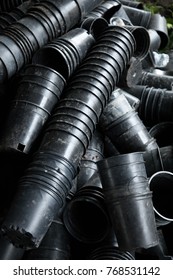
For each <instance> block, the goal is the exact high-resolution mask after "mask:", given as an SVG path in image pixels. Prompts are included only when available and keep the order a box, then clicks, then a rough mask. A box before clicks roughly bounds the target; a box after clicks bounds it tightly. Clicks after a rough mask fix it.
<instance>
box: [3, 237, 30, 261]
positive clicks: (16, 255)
mask: <svg viewBox="0 0 173 280" xmlns="http://www.w3.org/2000/svg"><path fill="white" fill-rule="evenodd" d="M24 252H25V250H24V249H21V248H16V247H15V246H14V245H13V244H12V243H10V241H9V240H7V239H5V238H3V236H1V237H0V260H21V259H22V258H23V255H24Z"/></svg>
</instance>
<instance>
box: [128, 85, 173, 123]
mask: <svg viewBox="0 0 173 280" xmlns="http://www.w3.org/2000/svg"><path fill="white" fill-rule="evenodd" d="M127 91H128V92H129V93H131V94H132V95H134V96H136V97H138V98H139V99H140V100H141V102H140V106H139V109H138V112H139V116H140V118H141V119H142V121H143V122H144V123H145V124H146V125H148V126H150V127H151V126H153V125H155V124H158V123H160V122H172V120H173V119H172V113H171V112H172V94H173V91H170V90H166V89H162V88H153V87H147V86H135V87H133V88H129V89H127Z"/></svg>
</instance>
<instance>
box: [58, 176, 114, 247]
mask: <svg viewBox="0 0 173 280" xmlns="http://www.w3.org/2000/svg"><path fill="white" fill-rule="evenodd" d="M63 220H64V224H65V226H66V228H67V229H68V231H69V232H70V234H71V235H72V236H73V237H74V238H76V239H77V240H79V241H80V242H83V243H88V244H91V243H98V242H100V241H102V240H103V239H104V238H105V237H106V235H107V234H108V232H109V231H110V221H109V216H108V213H107V209H106V205H105V200H104V195H103V192H102V185H101V182H100V178H99V176H98V173H97V172H95V174H93V176H92V177H91V178H90V180H89V181H88V182H86V184H85V185H84V186H83V187H81V188H80V189H79V190H78V191H77V192H76V194H75V195H74V197H73V198H72V200H71V201H70V202H69V203H68V205H67V206H66V208H65V210H64V213H63Z"/></svg>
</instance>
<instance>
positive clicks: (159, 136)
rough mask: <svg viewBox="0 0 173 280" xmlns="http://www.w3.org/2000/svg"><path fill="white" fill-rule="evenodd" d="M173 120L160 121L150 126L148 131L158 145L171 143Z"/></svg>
mask: <svg viewBox="0 0 173 280" xmlns="http://www.w3.org/2000/svg"><path fill="white" fill-rule="evenodd" d="M172 130H173V122H160V123H158V124H156V125H154V126H153V127H151V128H150V130H149V133H150V135H151V136H152V137H154V138H155V139H156V142H157V144H158V146H159V147H164V146H169V145H172V144H173V135H172Z"/></svg>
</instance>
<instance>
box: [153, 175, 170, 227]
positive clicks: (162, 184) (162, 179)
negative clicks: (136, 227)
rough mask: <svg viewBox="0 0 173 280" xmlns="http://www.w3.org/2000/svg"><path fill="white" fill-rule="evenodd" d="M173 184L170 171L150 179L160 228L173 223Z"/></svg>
mask: <svg viewBox="0 0 173 280" xmlns="http://www.w3.org/2000/svg"><path fill="white" fill-rule="evenodd" d="M172 182H173V173H171V172H168V171H159V172H157V173H155V174H153V175H152V176H151V177H150V179H149V187H150V189H151V191H152V193H153V197H152V199H153V208H154V212H155V216H156V223H157V226H158V227H160V226H164V225H166V224H168V223H171V222H172V221H173V207H172V192H173V187H172V186H173V184H172Z"/></svg>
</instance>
